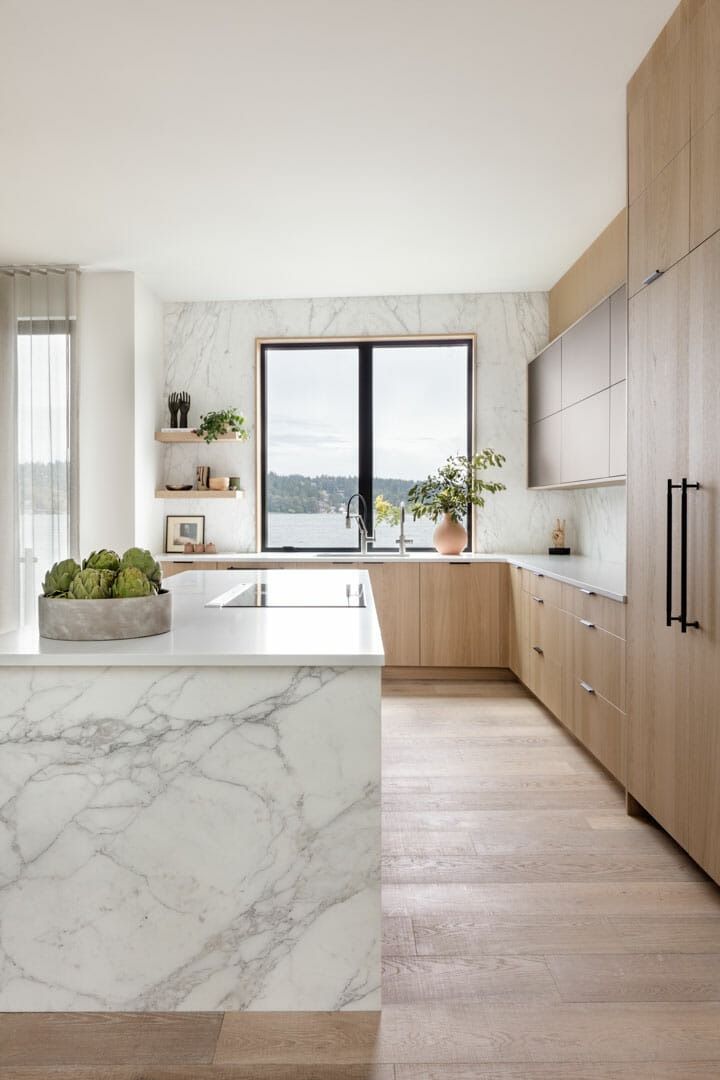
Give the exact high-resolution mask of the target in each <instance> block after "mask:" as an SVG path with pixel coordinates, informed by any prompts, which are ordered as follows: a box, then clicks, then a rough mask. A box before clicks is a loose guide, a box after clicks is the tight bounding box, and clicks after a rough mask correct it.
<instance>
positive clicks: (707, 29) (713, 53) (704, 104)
mask: <svg viewBox="0 0 720 1080" xmlns="http://www.w3.org/2000/svg"><path fill="white" fill-rule="evenodd" d="M688 33H689V39H690V133H691V135H695V134H696V133H697V132H698V131H699V130H700V128H701V127H702V126H703V124H705V123H706V121H708V120H709V119H710V117H711V116H712V115H713V114H714V113H716V112H717V111H718V109H720V64H719V63H718V56H720V4H718V2H717V0H704V2H702V3H699V4H698V3H696V4H695V9H694V10H693V11H692V12H691V13H690V22H689V28H688Z"/></svg>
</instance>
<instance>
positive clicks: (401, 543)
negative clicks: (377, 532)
mask: <svg viewBox="0 0 720 1080" xmlns="http://www.w3.org/2000/svg"><path fill="white" fill-rule="evenodd" d="M413 542H414V541H413V540H412V538H411V537H410V536H406V535H405V503H404V502H401V503H400V535H399V536H398V538H397V545H398V551H399V553H400V554H401V555H407V551H406V550H405V548H406V546H407V545H408V544H412V543H413Z"/></svg>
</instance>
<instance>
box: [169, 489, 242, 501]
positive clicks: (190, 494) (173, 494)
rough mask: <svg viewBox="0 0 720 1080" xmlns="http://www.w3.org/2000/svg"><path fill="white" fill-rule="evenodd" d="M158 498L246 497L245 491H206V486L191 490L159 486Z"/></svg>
mask: <svg viewBox="0 0 720 1080" xmlns="http://www.w3.org/2000/svg"><path fill="white" fill-rule="evenodd" d="M155 498H156V499H174V500H178V499H244V498H245V492H244V491H211V490H210V489H209V488H208V490H207V491H206V490H205V489H204V488H202V489H199V490H198V489H196V488H193V489H192V490H191V491H168V490H167V488H157V489H156V491H155Z"/></svg>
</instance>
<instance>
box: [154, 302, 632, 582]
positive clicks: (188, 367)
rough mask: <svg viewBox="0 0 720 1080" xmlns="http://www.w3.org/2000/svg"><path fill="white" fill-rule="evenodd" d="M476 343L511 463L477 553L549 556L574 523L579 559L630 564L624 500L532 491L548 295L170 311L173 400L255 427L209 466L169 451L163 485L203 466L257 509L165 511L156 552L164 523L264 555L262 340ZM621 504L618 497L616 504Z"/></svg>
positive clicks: (492, 418) (616, 494) (484, 394)
mask: <svg viewBox="0 0 720 1080" xmlns="http://www.w3.org/2000/svg"><path fill="white" fill-rule="evenodd" d="M441 333H474V334H476V335H477V354H476V364H477V368H476V391H477V400H476V411H477V422H476V430H477V437H476V441H477V445H478V446H481V447H482V446H492V447H494V448H495V449H497V450H499V451H501V452H502V453H504V454H505V455H506V457H507V464H506V466H505V468H504V469H503V470H502V474H501V475H502V480H503V481H504V482H505V483H506V484H507V487H508V490H507V491H506V492H504V493H503V494H502V495H498V496H497V497H493V498H491V499H488V501H487V504H486V506H485V508H484V509H483V510H482V511H478V512H476V516H475V537H474V544H475V550H476V551H479V552H510V553H512V552H528V551H531V552H532V551H538V552H542V551H546V550H547V547H548V545H549V543H550V532H551V530H552V526H553V522H554V520H555V518H556V517H558V516H559V517H563V518H566V519H567V523H568V538H569V540H570V542H571V543H572V545H573V549H574V551H575V553H576V554H579V555H586V556H589V557H590V558H593V559H597V560H610V561H618V562H623V561H624V558H625V553H624V536H625V502H624V495H623V494H622V492H623V491H624V489H607V488H600V489H597V490H588V491H583V492H579V491H528V490H527V486H526V477H527V364H528V361H529V360H531V359H532V357H533V356H535V355H536V353H537V352H538V351H539V350H540V349H541V348H542V347H543V346H544V345H545V344H546V343H547V334H548V326H547V295H546V294H545V293H470V294H454V295H438V296H376V297H351V298H329V299H307V300H243V301H235V302H231V301H223V302H218V303H208V302H202V303H173V304H168V305H166V308H165V381H166V387H167V390H168V391H169V390H177V389H184V390H189V391H190V393H191V395H192V418H197V417H198V416H199V414H200V413H203V412H206V411H207V410H208V409H214V408H218V407H224V406H226V405H234V406H236V407H237V408H239V409H241V411H243V412H244V413H245V415H246V417H247V418H248V420H249V422H250V428H251V439H250V441H249V442H248V443H246V444H245V445H244V446H242V447H241V448H238V447H233V446H228V445H227V444H226V445H218V446H215V447H213V448H212V450H210V451H208V452H207V453H206V454H205V456H204V457H203V454H202V451H198V448H197V447H196V446H188V445H184V446H183V445H179V446H172V447H167V448H166V449H165V466H164V467H165V477H166V479H167V481H168V482H170V483H182V482H189V481H191V480H192V479H193V476H194V465H195V463H196V461H197V460H198V459H199V458H203V460H204V461H205V460H206V462H207V463H208V464H211V466H212V468H213V469H214V471H215V472H217V473H218V474H227V475H239V476H240V477H241V480H242V484H243V487H244V488H245V491H246V494H247V498H246V499H245V500H244V501H241V502H234V501H232V500H227V501H218V502H214V503H211V502H208V501H203V502H200V501H199V500H197V501H195V502H193V501H192V500H188V501H186V500H183V502H182V505H181V506H180V505H179V509H178V510H177V511H175V510H172V509H171V507H172V504H168V503H165V504H164V505H160V506H158V507H157V508H156V513H157V528H156V532H157V540H158V544H160V543H161V539H162V519H163V514H164V513H167V512H169V513H174V512H180V511H182V512H183V513H185V512H187V513H189V514H192V513H197V514H205V515H206V535H207V536H208V537H209V538H211V539H212V540H213V541H214V542H215V543H216V545H217V549H218V551H254V550H256V542H255V415H254V403H255V340H256V338H258V337H261V338H262V337H308V336H309V337H322V336H331V337H337V336H343V335H344V336H364V335H382V334H428V335H432V334H441ZM607 492H611V494H607Z"/></svg>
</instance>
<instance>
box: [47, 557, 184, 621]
mask: <svg viewBox="0 0 720 1080" xmlns="http://www.w3.org/2000/svg"><path fill="white" fill-rule="evenodd" d="M88 601H91V602H90V603H88ZM98 601H101V602H98ZM38 620H39V629H40V635H41V637H49V638H60V639H63V640H66V641H110V640H114V639H119V638H132V637H148V636H149V635H151V634H164V633H167V631H168V630H170V627H171V625H172V598H171V596H170V593H169V592H167V591H166V590H164V589H163V588H162V571H161V570H160V564H159V563H158V562H157V561H156V560H155V559H154V558H153V556H152V555H151V553H150V552H149V551H146V550H145V549H144V548H136V547H133V548H128V550H127V551H126V552H125V554H124V555H123V556H122V557H120V555H118V553H117V552H116V551H111V550H109V549H107V548H101V549H100V550H99V551H93V552H92V554H90V555H88V557H87V558H86V559H83V563H82V566H80V565H79V564H78V563H77V562H75V560H74V559H63V560H62V562H59V563H55V565H54V566H52V567H51V568H50V569H49V570H48V572H47V573H46V575H45V580H44V582H43V595H42V596H40V597H39V599H38Z"/></svg>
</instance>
